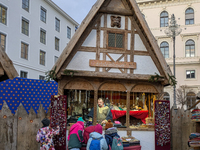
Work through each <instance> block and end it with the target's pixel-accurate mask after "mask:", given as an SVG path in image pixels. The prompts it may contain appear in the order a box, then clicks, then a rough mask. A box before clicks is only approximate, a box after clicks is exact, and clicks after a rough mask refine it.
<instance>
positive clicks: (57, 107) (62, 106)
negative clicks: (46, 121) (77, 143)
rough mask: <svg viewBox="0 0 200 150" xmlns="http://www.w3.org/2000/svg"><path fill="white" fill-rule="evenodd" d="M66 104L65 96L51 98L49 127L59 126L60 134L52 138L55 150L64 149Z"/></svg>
mask: <svg viewBox="0 0 200 150" xmlns="http://www.w3.org/2000/svg"><path fill="white" fill-rule="evenodd" d="M66 103H67V97H66V96H65V95H62V96H59V97H55V96H54V95H52V96H51V106H50V117H51V119H50V126H51V127H52V128H55V127H56V126H60V134H59V135H56V136H55V137H54V138H53V140H54V145H55V149H56V150H63V149H66V126H67V118H66V110H67V109H66V108H67V104H66Z"/></svg>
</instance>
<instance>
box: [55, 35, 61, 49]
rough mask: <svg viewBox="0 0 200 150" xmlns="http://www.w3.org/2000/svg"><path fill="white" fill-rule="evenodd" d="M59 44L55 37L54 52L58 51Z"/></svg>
mask: <svg viewBox="0 0 200 150" xmlns="http://www.w3.org/2000/svg"><path fill="white" fill-rule="evenodd" d="M59 42H60V39H58V38H57V37H55V50H58V51H59Z"/></svg>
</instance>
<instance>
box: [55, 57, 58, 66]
mask: <svg viewBox="0 0 200 150" xmlns="http://www.w3.org/2000/svg"><path fill="white" fill-rule="evenodd" d="M57 60H58V57H57V56H54V64H55V63H56V62H57Z"/></svg>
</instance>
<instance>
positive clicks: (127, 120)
mask: <svg viewBox="0 0 200 150" xmlns="http://www.w3.org/2000/svg"><path fill="white" fill-rule="evenodd" d="M126 108H127V110H126V127H127V128H129V125H130V115H129V112H130V91H127V94H126Z"/></svg>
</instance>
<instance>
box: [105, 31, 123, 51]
mask: <svg viewBox="0 0 200 150" xmlns="http://www.w3.org/2000/svg"><path fill="white" fill-rule="evenodd" d="M108 47H115V48H123V47H124V34H122V33H111V32H109V33H108Z"/></svg>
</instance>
